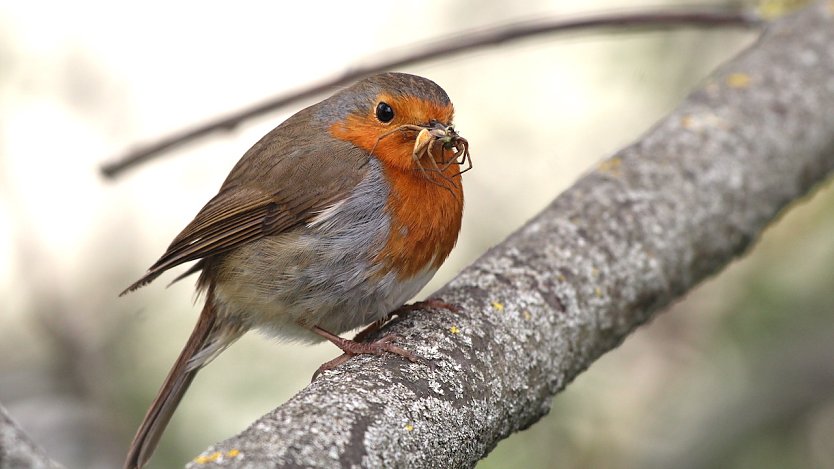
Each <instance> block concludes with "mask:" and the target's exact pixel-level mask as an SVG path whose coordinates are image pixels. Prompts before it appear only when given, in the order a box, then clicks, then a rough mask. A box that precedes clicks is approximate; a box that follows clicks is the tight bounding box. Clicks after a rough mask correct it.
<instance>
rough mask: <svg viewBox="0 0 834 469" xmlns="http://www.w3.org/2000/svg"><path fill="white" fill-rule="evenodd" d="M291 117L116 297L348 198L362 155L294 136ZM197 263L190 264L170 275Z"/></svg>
mask: <svg viewBox="0 0 834 469" xmlns="http://www.w3.org/2000/svg"><path fill="white" fill-rule="evenodd" d="M297 116H298V115H296V116H294V118H291V119H290V120H288V121H286V122H284V124H282V125H281V126H279V127H277V128H276V129H275V130H273V131H272V132H270V133H269V134H267V135H266V136H264V138H262V139H261V141H259V142H258V143H256V144H255V145H254V146H253V147H252V148H251V149H250V150H249V151H248V152H247V153H246V154H245V155H244V156H243V158H241V160H240V162H238V164H237V165H236V166H235V168H234V169H232V172H231V173H230V174H229V177H228V178H227V179H226V181H225V182H224V183H223V187H222V188H221V189H220V192H219V193H218V194H217V195H216V196H215V197H214V198H213V199H211V200H210V201H209V203H207V204H206V206H205V207H203V209H202V210H200V213H198V214H197V216H196V217H195V218H194V220H193V221H192V222H191V223H189V224H188V226H186V227H185V229H184V230H182V232H181V233H180V234H179V235H177V237H176V238H174V241H173V242H172V243H171V245H170V246H168V249H167V250H166V251H165V253H164V254H163V255H162V257H160V258H159V260H157V261H156V262H155V263H154V264H153V265H152V266H151V267H150V268H149V269H148V272H147V273H146V274H145V275H144V276H143V277H142V278H140V279H139V280H137V281H136V282H135V283H133V284H132V285H131V286H129V287H128V288H127V289H126V290H125V291H123V292H122V293H121V294H122V295H124V294H125V293H128V292H131V291H133V290H136V289H137V288H139V287H142V286H144V285H147V284H148V283H150V282H152V281H153V280H154V279H156V278H157V277H158V276H159V275H160V274H162V273H163V272H165V271H166V270H168V269H170V268H172V267H175V266H177V265H180V264H183V263H185V262H189V261H193V260H196V259H202V258H205V257H207V256H213V255H217V254H222V253H224V252H227V251H229V250H231V249H234V248H236V247H238V246H240V245H241V244H244V243H248V242H252V241H254V240H257V239H259V238H262V237H264V236H269V235H272V234H276V233H280V232H282V231H286V230H289V229H291V228H293V227H295V226H297V225H299V224H302V223H305V222H307V221H309V220H310V219H311V218H313V217H314V216H315V215H317V214H318V213H320V212H321V211H323V210H325V209H326V208H327V207H329V206H330V205H332V204H334V203H336V202H337V201H339V200H341V199H342V198H344V197H346V196H347V195H348V193H349V192H350V191H351V190H352V189H353V188H354V187H355V186H356V185H357V184H358V183H359V181H360V180H361V178H362V177H363V176H364V174H365V164H366V162H367V160H368V155H367V154H365V153H364V152H362V151H361V150H359V149H358V148H356V147H354V146H352V145H350V144H348V143H346V142H342V141H339V140H335V139H330V140H326V139H325V140H323V139H316V140H309V139H303V138H297V136H298V133H297V131H298V129H303V128H304V127H305V125H308V124H305V122H309V121H304V119H301V120H300V121H299V120H298V119H297ZM290 145H292V146H291V147H290ZM202 265H203V262H199V263H197V264H196V265H195V266H192V267H191V268H190V269H189V270H188V271H187V272H186V273H185V274H183V275H181V276H180V277H177V280H179V279H180V278H182V277H184V276H187V275H190V274H192V273H195V272H197V271H198V270H200V269H201V268H202ZM175 281H176V280H175Z"/></svg>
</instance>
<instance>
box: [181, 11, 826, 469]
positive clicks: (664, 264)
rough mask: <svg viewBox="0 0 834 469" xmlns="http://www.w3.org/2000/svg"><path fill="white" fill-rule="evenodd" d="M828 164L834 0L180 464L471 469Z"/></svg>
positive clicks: (742, 247) (777, 28)
mask: <svg viewBox="0 0 834 469" xmlns="http://www.w3.org/2000/svg"><path fill="white" fill-rule="evenodd" d="M832 169H834V3H832V2H831V1H822V2H818V3H816V4H814V5H813V6H811V7H809V8H806V9H805V10H803V11H801V12H799V13H798V14H795V15H793V16H790V17H787V18H785V19H782V20H780V21H778V22H776V23H775V24H773V25H771V26H770V27H769V28H768V30H767V31H766V32H765V33H764V34H763V35H762V37H761V38H760V39H759V40H758V41H757V43H756V44H754V45H753V46H752V47H750V48H749V49H748V50H747V51H745V52H744V53H742V54H741V55H740V56H738V57H736V58H735V59H733V60H731V61H730V62H728V63H727V64H725V65H724V66H722V67H721V68H720V69H719V70H717V71H716V72H715V73H714V74H713V75H712V77H711V78H709V79H708V80H707V81H706V83H705V84H704V85H703V87H702V88H701V89H699V90H697V91H696V92H694V93H693V94H692V95H691V96H690V97H689V98H687V99H686V100H685V101H684V102H683V103H682V104H681V105H680V106H679V107H678V108H677V109H676V110H675V111H674V112H673V113H671V115H669V116H668V117H666V118H665V119H663V120H662V121H661V122H659V123H658V124H657V125H656V126H655V127H654V128H652V129H651V130H650V131H649V132H648V133H647V134H646V135H644V136H643V137H642V138H641V139H639V141H638V142H637V143H635V144H633V145H632V146H630V147H627V148H625V149H623V150H622V151H620V152H619V153H617V154H616V155H614V156H612V157H611V158H610V159H608V160H607V161H605V162H604V163H602V164H601V165H599V166H598V167H597V168H595V169H594V170H592V171H591V172H590V173H589V174H587V175H586V176H584V177H583V178H581V179H580V180H579V181H578V182H577V183H576V184H575V185H574V186H573V187H571V188H570V189H569V190H567V191H566V192H564V193H563V194H562V195H560V196H559V197H558V198H557V199H556V200H554V201H553V202H552V203H551V204H550V205H549V206H548V207H547V208H546V209H545V210H544V211H543V212H542V213H541V214H539V215H538V216H537V217H535V218H534V219H533V220H531V221H530V222H528V223H527V224H526V225H525V226H523V227H522V228H521V229H519V230H518V231H517V232H516V233H514V234H513V235H511V236H510V237H509V238H508V239H507V240H506V241H505V242H503V243H502V244H501V245H499V246H497V247H495V248H493V249H491V250H490V251H489V252H487V253H486V254H485V255H483V256H482V257H481V258H480V259H479V260H477V261H476V262H475V263H474V264H473V265H471V266H470V267H468V268H467V269H465V270H464V271H463V272H462V273H461V274H460V275H459V276H458V277H457V278H455V279H454V280H453V281H452V282H450V283H449V284H448V285H447V286H445V287H443V288H442V289H441V290H440V291H438V292H437V293H436V294H435V295H434V296H435V297H440V298H443V299H444V300H445V301H447V302H450V303H454V304H456V305H459V306H460V309H461V310H460V311H459V312H451V311H447V310H442V309H435V310H431V311H429V310H423V311H419V312H415V313H412V314H411V315H409V316H407V317H405V318H402V319H399V320H396V321H394V323H393V324H391V325H390V326H389V327H387V328H386V329H385V331H384V332H393V333H396V334H398V335H399V336H400V339H399V340H398V344H399V345H401V346H403V347H404V348H407V349H409V350H412V351H414V352H416V353H417V354H418V355H420V356H421V357H423V363H419V364H411V363H408V362H406V361H404V360H402V359H400V358H397V357H387V356H386V357H367V356H363V357H357V358H354V359H352V360H350V361H349V362H348V363H346V364H345V365H343V366H341V367H339V368H337V369H336V370H334V371H332V372H329V373H326V374H325V375H324V376H322V377H320V378H319V379H318V380H316V381H315V382H314V383H312V384H311V385H310V386H308V387H307V388H305V389H304V390H302V391H301V392H299V393H298V394H297V395H296V396H294V397H293V398H292V399H290V400H289V401H288V402H286V403H285V404H283V405H281V406H280V407H278V408H277V409H275V410H274V411H272V412H270V413H269V414H267V415H265V416H263V417H262V418H260V419H259V420H258V421H256V422H255V423H253V424H252V425H251V426H250V427H249V428H248V429H246V430H245V431H243V432H242V433H241V434H239V435H237V436H235V437H233V438H230V439H228V440H226V441H223V442H221V443H219V444H217V445H215V446H213V447H211V448H209V449H208V450H207V451H205V452H204V453H203V454H202V455H201V456H199V457H198V458H197V459H196V460H195V461H194V462H192V463H190V464H189V466H188V467H190V468H192V469H193V468H197V467H235V468H259V467H302V466H303V467H469V466H473V465H474V464H475V463H476V462H477V461H478V460H479V459H481V458H482V457H484V456H485V455H486V454H487V453H488V452H489V451H490V450H491V449H492V448H494V447H495V445H496V444H497V442H498V441H499V440H501V439H502V438H505V437H506V436H508V435H509V434H511V433H513V432H515V431H518V430H521V429H524V428H526V427H528V426H530V425H532V424H533V423H535V422H536V421H537V420H538V419H539V418H541V417H542V416H543V415H545V414H546V413H547V412H548V410H549V408H550V402H551V399H552V398H553V395H554V394H556V393H557V392H559V391H560V390H561V389H563V388H564V387H565V385H567V384H568V383H569V382H570V381H571V380H572V379H574V378H575V377H576V375H577V374H579V373H580V372H581V371H583V370H584V369H586V368H587V367H588V366H590V365H591V363H592V362H593V361H594V360H595V359H596V358H598V357H599V356H600V355H602V354H603V353H605V352H606V351H608V350H610V349H612V348H614V347H616V346H617V345H618V344H620V343H621V342H622V340H623V339H624V338H625V337H626V336H627V335H628V334H629V333H630V332H631V331H633V330H634V329H635V328H636V327H637V326H639V325H641V324H643V323H645V322H646V321H648V320H649V319H650V318H651V317H652V316H653V315H654V314H655V313H656V312H658V311H659V310H660V309H661V308H663V307H664V306H667V305H668V304H670V303H671V302H673V301H675V300H676V299H678V298H680V296H681V295H683V294H684V293H685V292H686V291H687V290H689V289H691V288H692V287H693V286H694V285H696V284H697V283H698V282H700V281H701V280H703V279H704V278H705V277H707V276H709V275H712V274H714V273H716V272H717V271H718V270H720V269H721V268H722V267H724V266H725V265H727V264H728V263H729V262H731V261H732V260H733V259H734V258H736V257H737V256H739V255H741V254H743V253H744V252H745V251H746V250H747V249H748V248H749V247H750V245H751V244H752V243H753V242H754V241H755V240H756V238H757V237H758V235H759V234H760V233H761V231H762V230H763V229H764V228H765V227H766V226H767V224H768V223H769V222H770V221H772V220H773V219H774V218H775V217H777V216H778V215H779V213H780V212H781V210H782V209H783V208H784V207H785V206H786V205H787V204H789V203H790V202H791V201H793V200H796V199H798V198H800V197H802V196H803V195H805V194H806V193H808V192H809V191H810V190H811V189H813V187H814V186H815V185H816V184H817V183H818V182H820V181H822V180H823V179H824V178H826V177H827V175H828V174H829V173H830V172H831V171H832Z"/></svg>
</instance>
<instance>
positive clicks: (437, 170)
mask: <svg viewBox="0 0 834 469" xmlns="http://www.w3.org/2000/svg"><path fill="white" fill-rule="evenodd" d="M396 132H417V136H416V138H415V139H414V149H413V150H412V153H411V156H412V159H413V161H414V165H415V166H416V168H417V169H418V170H419V171H420V172H421V173H422V174H423V176H425V178H426V179H427V180H428V181H430V182H432V183H433V184H437V185H439V186H441V187H443V188H445V189H447V190H450V191H451V189H452V187H454V186H456V185H457V184H456V183H455V181H454V178H456V177H460V175H461V174H463V173H465V172H466V171H469V170H470V169H472V158H471V156H470V154H469V142H468V141H467V140H466V139H465V138H463V137H461V136H460V134H458V133H457V131H456V130H455V128H454V127H452V126H451V125H450V126H445V125H443V124H441V123H439V122H433V123H431V124H430V125H428V126H420V125H411V124H404V125H401V126H399V127H396V128H394V129H391V130H390V131H388V132H386V133H384V134H382V135H381V136H380V137H379V139H378V140H377V143H379V141H380V140H382V139H383V138H385V137H387V136H389V135H391V134H393V133H396ZM375 147H376V145H374V148H375ZM438 147H439V148H438ZM449 151H451V152H452V154H451V155H450V156H449V157H447V156H446V155H447V152H449ZM372 153H373V152H372ZM426 156H428V158H426ZM424 160H427V162H426V163H428V164H427V165H426V166H424ZM455 163H457V164H458V165H459V166H463V165H466V167H465V168H463V169H461V170H459V171H458V172H456V173H454V174H446V171H447V170H448V169H449V167H451V166H452V164H455ZM436 176H438V177H439V178H440V180H439V181H438V180H437V178H436ZM450 186H451V187H450Z"/></svg>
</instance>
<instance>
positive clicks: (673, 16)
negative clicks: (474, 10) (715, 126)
mask: <svg viewBox="0 0 834 469" xmlns="http://www.w3.org/2000/svg"><path fill="white" fill-rule="evenodd" d="M762 23H763V21H762V19H761V18H760V17H759V16H757V15H756V14H754V13H752V12H750V11H738V10H726V9H707V10H703V9H702V10H697V11H696V10H689V11H668V10H667V11H655V12H646V11H643V12H634V13H625V12H619V13H607V14H600V15H590V16H583V17H576V18H547V19H537V20H529V21H520V22H514V23H509V24H504V25H499V26H493V27H490V28H485V29H476V30H472V31H467V32H464V33H462V34H459V35H454V36H447V37H445V38H441V39H437V40H433V41H430V42H426V43H423V44H418V45H412V46H407V47H404V48H402V49H398V50H395V51H390V52H388V53H384V54H381V55H379V56H378V57H374V58H369V59H366V60H363V61H360V62H358V63H357V64H355V65H354V66H352V67H350V68H348V69H347V70H345V71H344V72H342V73H341V74H340V75H336V76H334V77H332V78H330V79H327V80H323V81H319V82H317V83H313V84H311V85H309V86H307V87H304V88H300V89H297V90H295V91H291V92H289V93H285V94H282V95H279V96H276V97H274V98H272V99H269V100H266V101H264V102H263V103H261V104H256V105H254V106H252V107H249V108H245V109H242V110H240V111H237V112H234V113H231V114H228V115H226V116H224V117H220V118H218V119H216V120H214V121H211V122H208V123H206V124H203V125H199V126H197V127H193V128H191V129H187V130H183V131H181V132H178V133H175V134H172V135H169V136H167V137H163V138H161V139H159V140H157V141H156V142H153V143H149V144H147V145H140V146H138V147H136V148H135V149H134V150H132V151H130V152H128V153H127V154H126V155H124V156H122V157H121V158H118V159H117V160H115V161H112V162H110V163H105V164H104V165H102V167H101V172H102V173H103V174H104V176H106V177H108V178H113V177H116V176H117V175H119V174H121V173H122V172H124V171H125V170H127V169H129V168H131V167H133V166H136V165H138V164H140V163H144V162H146V161H149V160H150V159H152V158H155V157H156V156H158V155H159V154H161V153H163V152H165V151H167V150H170V149H172V148H175V147H177V146H179V145H182V144H183V143H186V142H189V141H191V140H194V139H196V138H198V137H202V136H204V135H207V134H210V133H212V132H215V131H218V130H225V131H231V130H234V129H235V128H236V127H237V126H238V125H239V124H240V123H241V122H243V121H245V120H247V119H251V118H253V117H256V116H260V115H261V114H265V113H268V112H271V111H274V110H276V109H278V108H281V107H283V106H286V105H288V104H291V103H294V102H296V101H299V100H302V99H305V98H309V97H312V96H316V95H318V94H320V93H322V92H325V91H327V90H330V89H332V88H333V87H335V86H342V85H345V84H347V83H350V82H352V81H354V80H356V79H358V78H361V77H363V76H366V75H370V74H372V73H376V72H380V71H383V70H388V69H392V68H396V67H403V66H406V65H411V64H414V63H417V62H422V61H425V60H430V59H436V58H440V57H446V56H449V55H453V54H459V53H462V52H468V51H471V50H475V49H479V48H483V47H488V46H494V45H498V44H502V43H504V42H510V41H515V40H518V39H523V38H528V37H532V36H537V35H542V34H549V33H565V32H572V31H586V30H592V29H603V28H604V29H610V28H639V29H640V30H647V29H652V30H657V29H672V28H681V27H697V28H715V27H727V26H735V27H743V28H751V27H756V26H760V25H761V24H762ZM632 31H633V29H632Z"/></svg>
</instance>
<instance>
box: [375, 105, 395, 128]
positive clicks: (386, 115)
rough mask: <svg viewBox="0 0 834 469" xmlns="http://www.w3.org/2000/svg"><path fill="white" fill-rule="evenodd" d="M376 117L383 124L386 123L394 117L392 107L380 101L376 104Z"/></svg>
mask: <svg viewBox="0 0 834 469" xmlns="http://www.w3.org/2000/svg"><path fill="white" fill-rule="evenodd" d="M376 118H377V119H379V121H380V122H382V123H383V124H387V123H389V122H391V121H392V120H393V119H394V109H392V108H391V106H389V105H388V103H385V102H381V103H379V104H377V105H376Z"/></svg>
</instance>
